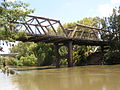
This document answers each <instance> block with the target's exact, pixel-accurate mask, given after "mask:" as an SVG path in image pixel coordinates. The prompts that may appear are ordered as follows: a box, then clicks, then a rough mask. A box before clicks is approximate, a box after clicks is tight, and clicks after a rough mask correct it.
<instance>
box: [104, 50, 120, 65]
mask: <svg viewBox="0 0 120 90" xmlns="http://www.w3.org/2000/svg"><path fill="white" fill-rule="evenodd" d="M104 64H107V65H113V64H120V52H109V53H106V54H105V55H104Z"/></svg>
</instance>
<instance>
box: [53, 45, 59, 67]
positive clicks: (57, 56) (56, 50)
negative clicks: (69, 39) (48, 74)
mask: <svg viewBox="0 0 120 90" xmlns="http://www.w3.org/2000/svg"><path fill="white" fill-rule="evenodd" d="M54 47H55V62H56V68H60V55H59V45H58V43H57V44H55V45H54Z"/></svg>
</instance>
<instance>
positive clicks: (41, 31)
mask: <svg viewBox="0 0 120 90" xmlns="http://www.w3.org/2000/svg"><path fill="white" fill-rule="evenodd" d="M11 23H13V24H16V25H15V26H18V27H19V28H17V29H14V31H25V32H26V33H27V34H30V35H31V34H38V35H52V36H59V35H60V34H59V32H58V30H57V27H59V28H60V29H61V32H62V36H64V37H66V36H67V34H66V32H65V30H64V28H63V26H62V24H61V23H60V21H59V20H54V19H49V18H44V17H38V16H32V15H27V17H26V19H24V20H23V21H17V22H11Z"/></svg>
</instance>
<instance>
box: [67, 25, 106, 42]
mask: <svg viewBox="0 0 120 90" xmlns="http://www.w3.org/2000/svg"><path fill="white" fill-rule="evenodd" d="M69 28H72V29H69ZM69 28H66V29H65V30H66V31H67V34H68V37H70V38H79V39H86V40H97V41H98V40H99V41H101V40H103V38H102V36H103V34H107V33H108V32H107V31H106V30H103V29H100V28H96V27H90V26H86V25H81V24H78V23H77V24H76V25H75V26H73V27H69Z"/></svg>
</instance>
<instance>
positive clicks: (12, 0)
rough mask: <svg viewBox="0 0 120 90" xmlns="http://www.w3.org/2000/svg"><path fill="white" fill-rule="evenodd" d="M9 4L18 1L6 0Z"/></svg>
mask: <svg viewBox="0 0 120 90" xmlns="http://www.w3.org/2000/svg"><path fill="white" fill-rule="evenodd" d="M6 1H7V2H15V1H16V0H6Z"/></svg>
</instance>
